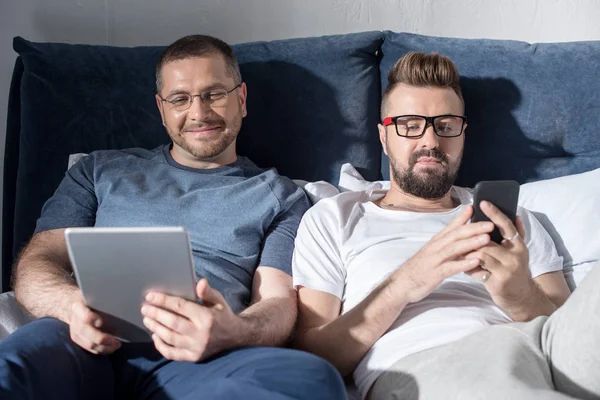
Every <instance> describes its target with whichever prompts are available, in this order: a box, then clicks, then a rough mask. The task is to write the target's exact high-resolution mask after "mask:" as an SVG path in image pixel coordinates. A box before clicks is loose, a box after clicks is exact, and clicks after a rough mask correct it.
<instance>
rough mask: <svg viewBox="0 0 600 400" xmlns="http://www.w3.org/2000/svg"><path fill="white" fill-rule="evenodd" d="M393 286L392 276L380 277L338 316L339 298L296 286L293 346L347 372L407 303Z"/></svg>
mask: <svg viewBox="0 0 600 400" xmlns="http://www.w3.org/2000/svg"><path fill="white" fill-rule="evenodd" d="M395 286H398V285H397V284H395V281H394V280H386V281H384V282H383V283H382V284H381V285H379V286H378V287H377V288H376V289H375V290H374V291H373V292H371V294H369V296H367V298H365V299H364V300H363V301H362V302H361V303H359V304H358V305H357V306H356V307H354V308H353V309H351V310H350V311H348V312H347V313H345V314H343V315H341V316H340V310H341V300H340V299H339V298H337V297H336V296H334V295H332V294H329V293H326V292H321V291H319V290H314V289H310V288H307V287H300V288H299V289H298V301H299V319H298V335H297V337H296V340H295V345H296V347H298V348H300V349H303V350H307V351H310V352H312V353H314V354H316V355H318V356H320V357H323V358H325V359H326V360H329V361H330V362H331V363H333V364H334V365H335V366H336V368H337V369H338V370H339V371H340V373H341V374H342V375H343V376H347V375H349V374H351V373H352V371H354V368H356V365H357V364H358V362H359V361H360V360H361V359H362V357H363V356H364V355H365V354H366V353H367V351H368V350H369V349H370V348H371V347H372V346H373V344H374V343H375V342H376V341H377V340H378V339H379V338H380V337H381V336H382V335H383V334H384V333H385V332H386V331H387V330H388V329H389V327H390V326H391V325H392V324H393V323H394V321H395V320H396V319H397V318H398V316H399V315H400V313H401V312H402V310H403V309H404V307H405V306H406V304H408V302H407V300H406V299H405V298H404V296H403V295H402V293H401V292H399V291H398V289H400V288H395Z"/></svg>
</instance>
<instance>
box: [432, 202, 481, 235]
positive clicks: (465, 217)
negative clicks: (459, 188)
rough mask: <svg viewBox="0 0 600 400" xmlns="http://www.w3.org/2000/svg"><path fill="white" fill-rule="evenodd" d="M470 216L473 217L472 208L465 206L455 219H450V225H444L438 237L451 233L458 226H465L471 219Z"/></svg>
mask: <svg viewBox="0 0 600 400" xmlns="http://www.w3.org/2000/svg"><path fill="white" fill-rule="evenodd" d="M472 215H473V206H472V205H467V206H465V208H464V209H463V210H462V211H461V212H460V213H459V214H458V215H457V216H456V217H454V218H453V219H452V221H450V223H449V224H448V225H446V227H445V228H444V229H442V231H441V232H440V233H439V234H438V235H440V236H443V235H445V234H447V233H448V232H452V231H453V230H454V229H456V228H458V227H459V226H462V225H465V224H466V223H467V222H468V221H469V219H471V216H472Z"/></svg>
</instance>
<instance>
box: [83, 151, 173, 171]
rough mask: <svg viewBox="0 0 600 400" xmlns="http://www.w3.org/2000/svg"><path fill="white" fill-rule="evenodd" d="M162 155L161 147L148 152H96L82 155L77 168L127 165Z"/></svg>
mask: <svg viewBox="0 0 600 400" xmlns="http://www.w3.org/2000/svg"><path fill="white" fill-rule="evenodd" d="M160 154H161V147H159V148H156V149H153V150H148V149H143V148H139V147H135V148H129V149H119V150H96V151H93V152H91V153H89V154H80V155H79V156H80V160H79V162H78V163H77V164H75V165H74V167H75V166H79V167H80V168H84V169H88V168H92V169H94V168H95V167H96V166H98V165H103V164H107V163H117V164H121V163H127V162H132V161H133V160H136V159H138V160H150V159H153V158H155V157H157V155H160Z"/></svg>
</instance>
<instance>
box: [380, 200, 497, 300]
mask: <svg viewBox="0 0 600 400" xmlns="http://www.w3.org/2000/svg"><path fill="white" fill-rule="evenodd" d="M472 215H473V207H472V206H466V207H465V209H464V210H463V211H462V212H461V213H460V214H459V215H458V216H457V217H456V218H454V219H453V220H452V221H451V222H450V223H449V224H448V225H447V226H446V227H445V228H444V229H443V230H442V231H441V232H440V233H438V234H437V235H435V236H434V237H433V238H432V239H431V240H430V241H429V242H428V243H427V244H426V245H425V246H423V248H421V250H419V251H418V252H417V253H416V254H415V255H414V256H412V257H411V258H410V259H408V260H407V261H406V262H405V263H404V264H403V265H402V266H401V267H400V268H399V269H398V270H397V271H396V272H395V273H394V274H393V275H392V276H391V277H390V279H391V281H392V282H393V283H394V285H395V286H400V289H398V290H399V293H403V294H404V295H405V296H407V298H406V300H407V301H408V302H409V303H415V302H417V301H420V300H422V299H423V298H425V297H426V296H428V295H429V294H431V292H433V291H434V290H435V288H437V287H438V286H439V284H440V283H442V281H443V280H444V279H446V278H448V277H450V276H453V275H456V274H458V273H460V272H465V271H468V270H471V269H473V268H474V267H477V265H478V264H479V260H477V259H473V258H470V259H466V258H465V256H466V255H467V254H469V253H472V252H473V251H476V250H479V249H481V248H482V247H484V246H486V245H487V244H488V243H489V242H490V235H489V233H490V232H491V231H492V230H493V229H494V224H493V223H491V222H489V221H486V222H475V223H472V224H467V222H468V221H469V219H470V218H471V216H472ZM394 291H395V290H394Z"/></svg>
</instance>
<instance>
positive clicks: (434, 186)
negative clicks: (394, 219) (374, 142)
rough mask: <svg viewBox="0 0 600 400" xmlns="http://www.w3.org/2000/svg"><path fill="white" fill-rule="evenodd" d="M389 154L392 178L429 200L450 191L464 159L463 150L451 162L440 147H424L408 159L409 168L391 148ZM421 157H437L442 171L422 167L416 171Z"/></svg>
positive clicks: (415, 194)
mask: <svg viewBox="0 0 600 400" xmlns="http://www.w3.org/2000/svg"><path fill="white" fill-rule="evenodd" d="M388 154H389V158H390V163H391V166H392V178H393V179H394V182H396V184H397V185H398V186H399V187H400V189H402V191H404V192H405V193H408V194H411V195H413V196H415V197H420V198H422V199H428V200H434V199H441V198H442V197H444V196H445V195H446V193H448V192H449V191H450V188H451V187H452V185H453V184H454V181H456V176H457V175H458V168H459V167H460V163H461V160H462V152H461V153H460V154H459V156H458V158H457V159H456V161H455V162H454V163H451V162H450V160H449V159H448V156H447V155H446V154H444V153H442V152H441V151H439V150H438V149H433V150H425V149H423V150H418V151H416V152H414V153H413V154H412V155H411V156H410V159H409V160H408V168H406V169H403V168H402V167H400V166H399V165H398V164H399V163H398V161H397V160H396V158H395V157H394V156H393V155H392V153H391V152H390V151H389V150H388ZM421 157H431V158H435V159H436V161H438V162H439V163H440V165H441V166H442V170H441V171H440V168H422V169H421V171H419V172H417V171H415V165H416V164H417V160H418V159H419V158H421Z"/></svg>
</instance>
